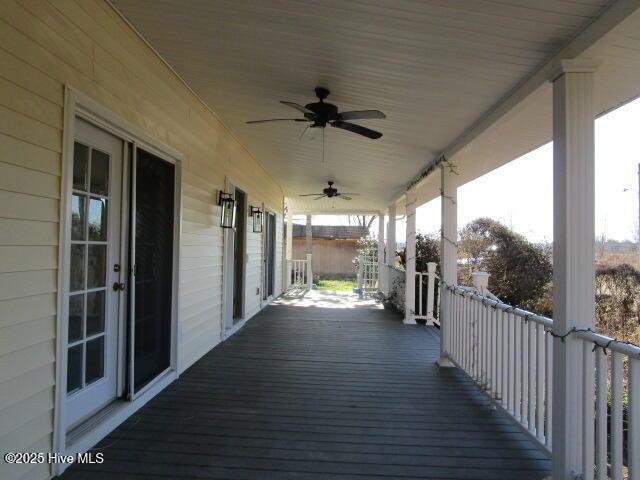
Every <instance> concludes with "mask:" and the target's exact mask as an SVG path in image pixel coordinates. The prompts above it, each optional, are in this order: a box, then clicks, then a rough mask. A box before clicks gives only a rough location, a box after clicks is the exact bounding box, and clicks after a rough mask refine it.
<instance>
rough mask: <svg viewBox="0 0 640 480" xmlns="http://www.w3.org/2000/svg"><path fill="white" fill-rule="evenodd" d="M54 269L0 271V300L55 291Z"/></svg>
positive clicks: (55, 277) (55, 276)
mask: <svg viewBox="0 0 640 480" xmlns="http://www.w3.org/2000/svg"><path fill="white" fill-rule="evenodd" d="M56 285H57V275H56V270H41V271H33V272H12V273H0V300H7V299H10V298H21V297H30V296H32V295H39V294H42V293H52V292H55V291H56Z"/></svg>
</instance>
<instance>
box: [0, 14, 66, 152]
mask: <svg viewBox="0 0 640 480" xmlns="http://www.w3.org/2000/svg"><path fill="white" fill-rule="evenodd" d="M0 3H1V2H0ZM0 133H4V134H6V135H11V136H12V137H16V138H19V139H21V140H24V141H26V142H29V143H33V144H34V145H39V146H41V147H44V148H48V149H49V150H53V151H54V152H62V132H61V131H60V129H58V128H54V127H51V126H49V125H46V124H44V123H42V122H39V121H38V120H34V119H33V118H29V117H27V116H26V115H24V114H22V113H19V112H16V111H15V110H10V109H8V108H6V107H3V106H1V105H0Z"/></svg>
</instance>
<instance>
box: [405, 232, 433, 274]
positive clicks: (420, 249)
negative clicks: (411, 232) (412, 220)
mask: <svg viewBox="0 0 640 480" xmlns="http://www.w3.org/2000/svg"><path fill="white" fill-rule="evenodd" d="M398 256H399V257H400V265H402V266H403V267H405V268H406V263H407V249H406V247H405V248H403V249H402V250H400V251H399V252H398ZM429 262H434V263H436V264H438V267H437V268H436V271H439V270H440V239H439V238H438V237H437V236H436V235H433V234H431V235H425V234H422V233H418V234H416V272H426V271H427V263H429Z"/></svg>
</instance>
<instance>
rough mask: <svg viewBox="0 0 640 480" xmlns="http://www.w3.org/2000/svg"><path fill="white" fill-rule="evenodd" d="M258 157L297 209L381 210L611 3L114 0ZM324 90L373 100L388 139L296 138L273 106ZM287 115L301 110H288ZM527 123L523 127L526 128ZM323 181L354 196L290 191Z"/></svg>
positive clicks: (344, 103)
mask: <svg viewBox="0 0 640 480" xmlns="http://www.w3.org/2000/svg"><path fill="white" fill-rule="evenodd" d="M113 3H114V4H115V6H116V7H117V8H118V9H119V10H120V11H121V12H122V13H123V14H124V15H125V16H126V17H127V18H128V19H129V20H130V21H131V22H132V24H133V25H134V26H135V27H136V28H137V29H138V30H139V31H140V32H141V33H142V34H143V35H144V36H145V37H146V38H147V40H148V41H149V42H150V44H151V45H152V46H153V47H154V48H156V49H157V50H158V52H159V53H160V54H161V55H162V56H163V57H164V58H165V59H166V60H167V61H168V63H169V64H170V65H171V66H172V67H173V68H174V69H175V70H176V71H177V72H178V73H179V74H180V75H181V76H182V77H183V78H184V79H185V81H186V82H187V83H188V84H189V85H190V86H191V87H192V88H193V89H194V91H195V92H196V93H198V94H199V95H200V96H201V98H202V99H203V100H204V101H205V102H206V103H207V104H208V105H209V106H210V108H211V109H212V110H214V111H215V112H216V113H217V114H218V115H219V116H220V117H221V119H222V120H223V121H224V122H225V123H226V124H227V126H228V127H229V128H230V129H231V130H232V131H233V132H234V134H235V135H236V136H237V137H238V139H239V140H240V141H241V142H242V143H243V144H244V145H245V146H246V147H247V148H248V149H249V150H250V151H251V152H252V153H253V155H254V156H255V157H256V158H257V159H258V161H260V162H262V163H263V164H264V165H265V167H266V168H267V169H269V171H270V172H271V173H272V175H273V176H274V178H275V179H276V180H277V181H278V182H279V183H280V185H281V186H282V188H283V190H284V193H285V195H286V196H287V197H289V198H290V200H291V201H290V204H291V206H292V208H293V210H295V211H299V212H313V213H317V212H336V213H337V212H339V211H370V210H374V209H382V208H384V207H386V205H388V204H389V202H390V201H391V200H392V199H394V198H396V197H397V196H398V194H399V193H400V192H401V191H402V190H403V188H404V187H405V186H406V184H407V183H408V182H409V181H410V180H411V179H412V178H414V177H415V176H416V174H417V173H418V172H419V171H420V170H421V169H422V168H424V167H425V165H426V164H427V163H428V162H429V161H431V160H432V158H433V157H434V156H435V155H437V154H438V153H440V152H442V151H443V150H445V149H446V148H447V147H448V146H449V145H451V144H452V142H453V141H454V140H455V139H456V138H458V137H459V136H460V135H461V134H462V133H463V132H464V131H466V130H467V129H468V128H469V127H470V126H471V125H473V124H474V123H475V122H476V121H477V120H478V119H479V118H481V117H482V116H483V115H484V114H485V113H486V112H488V111H489V110H491V108H492V107H493V106H494V105H495V104H496V103H497V102H498V101H499V100H500V99H501V98H502V97H504V96H505V95H506V94H507V93H508V92H509V91H511V90H512V89H514V88H515V87H516V86H517V85H518V84H519V83H521V82H522V81H523V80H524V79H526V78H527V77H528V76H530V75H531V74H532V72H534V71H535V70H536V68H537V67H539V66H540V65H541V64H543V63H544V62H545V61H546V60H548V59H549V58H550V57H551V56H552V55H553V54H554V53H556V52H557V51H558V50H559V48H560V47H561V46H563V45H565V44H566V43H568V42H569V41H570V40H571V39H572V38H573V37H575V36H576V34H577V33H578V32H579V31H580V30H581V29H582V28H583V27H584V26H585V25H586V24H588V23H590V22H591V21H592V20H593V18H595V17H596V16H597V15H599V14H600V13H601V12H602V11H603V8H604V7H605V6H606V5H607V4H608V3H609V2H607V1H606V0H581V1H579V2H577V1H569V0H567V1H559V0H538V1H536V2H529V1H526V0H495V1H488V0H487V1H458V2H449V1H447V0H430V1H427V2H411V1H402V2H400V1H393V2H391V1H387V2H368V1H348V2H345V1H338V0H336V1H326V2H311V1H295V0H280V1H269V2H250V1H236V0H232V1H231V0H230V1H225V0H217V1H215V2H210V1H207V0H190V1H189V2H186V3H185V2H184V1H181V0H162V1H158V0H113ZM318 85H321V86H324V87H327V88H329V89H331V92H332V93H331V96H330V98H329V101H331V102H332V103H335V104H337V105H338V106H339V107H340V109H341V110H358V109H369V108H376V109H380V110H382V111H384V112H385V113H386V115H387V119H385V120H369V121H361V122H359V123H361V124H363V125H366V126H369V127H371V128H374V129H379V130H380V131H382V132H383V133H384V136H383V137H382V138H381V139H380V140H375V141H372V140H368V139H365V138H361V137H358V136H357V135H354V134H350V133H347V132H344V131H339V130H337V129H333V128H328V129H327V130H326V147H325V148H326V154H325V161H324V163H323V162H322V159H321V155H322V142H321V140H319V139H318V140H315V141H312V142H301V141H299V140H298V137H299V135H300V133H301V131H302V129H303V126H301V125H299V124H295V123H293V122H291V123H272V124H264V125H253V126H248V125H245V123H244V122H245V121H247V120H253V119H262V118H274V117H283V116H284V117H287V116H291V114H292V113H295V112H293V111H292V110H290V109H288V108H287V107H285V106H283V105H281V104H279V103H278V102H279V100H291V101H295V102H298V103H301V104H305V103H308V102H310V101H313V88H314V87H316V86H318ZM293 116H295V115H293ZM523 128H525V129H526V124H525V125H524V127H523ZM328 179H334V180H336V184H337V187H338V188H339V189H342V190H343V191H344V190H346V191H350V192H359V193H360V196H359V197H357V198H354V200H353V201H351V202H346V201H341V200H321V201H313V200H307V199H302V198H300V197H298V195H299V194H301V193H309V192H316V191H320V190H321V189H322V188H323V187H324V184H325V182H326V181H327V180H328Z"/></svg>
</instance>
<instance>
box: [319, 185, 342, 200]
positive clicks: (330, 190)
mask: <svg viewBox="0 0 640 480" xmlns="http://www.w3.org/2000/svg"><path fill="white" fill-rule="evenodd" d="M328 183H329V186H328V187H327V188H325V189H323V190H322V193H324V194H325V195H326V196H327V197H329V198H331V197H335V196H336V194H337V193H338V189H337V188H333V182H328Z"/></svg>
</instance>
